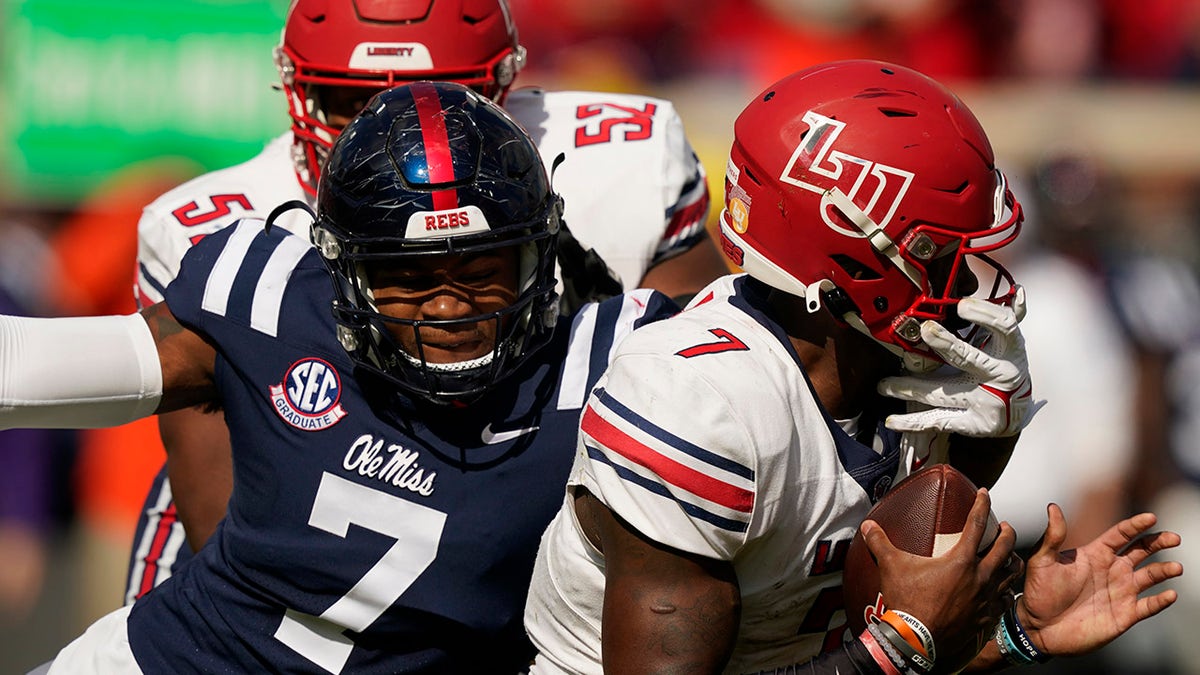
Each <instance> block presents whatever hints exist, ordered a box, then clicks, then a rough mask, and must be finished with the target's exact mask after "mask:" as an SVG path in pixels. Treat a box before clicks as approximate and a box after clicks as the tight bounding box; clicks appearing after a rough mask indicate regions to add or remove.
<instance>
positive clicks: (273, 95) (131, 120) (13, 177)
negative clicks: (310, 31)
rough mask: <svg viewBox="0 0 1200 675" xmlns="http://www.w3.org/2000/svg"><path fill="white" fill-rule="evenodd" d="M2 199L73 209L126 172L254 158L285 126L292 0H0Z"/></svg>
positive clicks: (217, 164) (216, 165)
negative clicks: (282, 41) (284, 55)
mask: <svg viewBox="0 0 1200 675" xmlns="http://www.w3.org/2000/svg"><path fill="white" fill-rule="evenodd" d="M0 1H2V2H3V3H4V14H3V16H0V58H2V59H3V60H2V61H0V157H2V159H3V165H2V166H0V192H2V193H4V194H5V195H6V196H7V197H8V198H10V199H13V200H16V201H20V202H24V203H31V204H52V203H58V204H62V203H71V202H74V201H76V200H78V199H79V198H81V197H83V196H84V195H86V194H88V193H89V192H90V191H91V190H92V189H94V188H95V187H96V186H97V185H98V184H99V183H100V182H102V181H104V180H105V179H106V178H108V177H110V176H112V175H113V174H114V173H115V172H116V171H118V170H120V169H121V168H123V167H125V166H128V165H131V164H134V163H137V162H140V161H143V160H147V159H152V158H158V157H164V156H176V157H184V158H187V159H189V160H192V161H193V162H196V163H198V164H199V165H200V166H202V167H203V168H205V169H215V168H219V167H222V166H228V165H230V164H234V163H237V162H239V161H242V160H244V159H247V158H249V157H250V156H252V155H254V154H255V153H256V152H257V151H258V150H259V149H261V148H262V146H263V144H264V143H265V142H266V141H267V140H268V139H270V138H272V137H274V136H276V135H278V134H280V133H282V132H283V131H284V130H285V129H286V128H287V125H288V118H287V109H286V103H285V101H284V99H283V94H282V93H280V92H279V91H276V90H274V89H272V85H273V84H275V83H276V82H277V81H278V76H277V75H276V73H275V68H274V65H273V64H272V62H271V49H272V48H273V47H274V46H275V44H276V43H277V42H278V40H279V32H280V29H281V28H282V27H283V20H284V14H285V12H286V8H287V7H286V0H271V1H267V0H257V1H246V0H225V1H221V0H166V1H164V0H104V1H103V2H95V0H87V1H85V0H0Z"/></svg>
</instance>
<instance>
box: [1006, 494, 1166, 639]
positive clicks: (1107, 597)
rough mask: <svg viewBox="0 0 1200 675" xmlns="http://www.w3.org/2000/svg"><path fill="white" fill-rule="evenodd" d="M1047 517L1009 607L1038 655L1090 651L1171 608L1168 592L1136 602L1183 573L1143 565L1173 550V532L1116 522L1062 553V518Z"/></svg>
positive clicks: (1144, 517) (1150, 520)
mask: <svg viewBox="0 0 1200 675" xmlns="http://www.w3.org/2000/svg"><path fill="white" fill-rule="evenodd" d="M1047 512H1048V522H1047V525H1046V533H1045V534H1044V535H1043V536H1042V541H1041V542H1040V544H1039V546H1038V549H1037V551H1036V552H1035V553H1034V554H1033V555H1032V556H1031V557H1030V558H1029V562H1028V563H1027V565H1026V570H1027V571H1026V579H1025V592H1024V595H1022V596H1021V598H1020V599H1019V600H1018V605H1017V618H1018V620H1019V621H1020V622H1021V626H1022V627H1024V628H1025V631H1026V632H1027V633H1028V634H1029V637H1030V639H1031V640H1032V641H1033V643H1034V646H1036V647H1037V648H1038V649H1039V650H1041V651H1042V652H1043V653H1046V654H1049V655H1051V656H1075V655H1079V654H1086V653H1088V652H1091V651H1094V650H1096V649H1099V648H1100V647H1102V646H1104V645H1106V644H1108V643H1109V642H1112V641H1113V640H1114V639H1116V638H1117V637H1118V636H1120V635H1121V634H1122V633H1124V632H1125V631H1127V630H1129V628H1130V627H1131V626H1133V625H1134V624H1136V623H1137V622H1139V621H1142V620H1143V619H1147V618H1149V617H1152V616H1154V615H1155V614H1158V613H1159V612H1161V611H1163V610H1164V609H1166V608H1167V607H1170V606H1171V604H1172V603H1174V602H1175V600H1176V597H1177V596H1176V592H1175V591H1174V590H1171V589H1167V590H1160V591H1158V592H1157V593H1154V594H1152V595H1147V596H1145V597H1141V594H1142V593H1144V592H1146V591H1149V590H1151V589H1152V588H1154V587H1155V586H1158V585H1159V584H1161V583H1162V582H1164V581H1166V580H1168V579H1172V578H1174V577H1177V576H1179V575H1180V574H1182V573H1183V565H1181V564H1180V563H1179V562H1177V561H1173V560H1171V561H1157V562H1151V563H1147V562H1146V560H1147V559H1148V558H1149V557H1150V556H1151V555H1153V554H1155V553H1158V552H1159V551H1163V550H1166V549H1169V548H1174V547H1176V546H1178V545H1179V543H1180V537H1179V535H1178V534H1176V533H1174V532H1155V533H1151V534H1147V532H1148V531H1149V530H1150V528H1152V527H1154V525H1155V523H1156V522H1157V518H1156V517H1155V516H1154V514H1153V513H1142V514H1138V515H1136V516H1133V517H1132V518H1127V519H1125V520H1122V521H1121V522H1119V523H1117V524H1116V525H1113V526H1112V527H1111V528H1109V529H1108V531H1106V532H1105V533H1104V534H1101V535H1100V536H1099V537H1096V539H1094V540H1092V541H1091V542H1089V543H1088V544H1086V545H1085V546H1081V547H1080V548H1077V549H1072V550H1067V551H1063V550H1060V549H1061V547H1062V544H1063V541H1064V540H1066V538H1067V523H1066V519H1065V518H1063V513H1062V510H1061V509H1059V508H1058V506H1057V505H1055V504H1051V505H1050V506H1049V508H1048V509H1047ZM1143 563H1145V564H1143Z"/></svg>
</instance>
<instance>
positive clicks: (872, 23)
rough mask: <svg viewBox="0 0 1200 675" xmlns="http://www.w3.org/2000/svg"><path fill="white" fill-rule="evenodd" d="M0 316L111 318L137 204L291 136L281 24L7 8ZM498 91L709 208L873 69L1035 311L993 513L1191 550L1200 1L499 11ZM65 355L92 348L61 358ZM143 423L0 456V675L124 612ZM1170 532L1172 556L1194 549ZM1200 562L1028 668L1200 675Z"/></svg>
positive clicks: (32, 435) (190, 10)
mask: <svg viewBox="0 0 1200 675" xmlns="http://www.w3.org/2000/svg"><path fill="white" fill-rule="evenodd" d="M0 3H2V4H0V7H2V8H3V11H2V12H0V312H4V313H15V314H28V315H40V316H54V315H65V314H71V315H75V314H108V313H128V312H132V311H134V302H133V294H132V290H131V289H132V284H133V277H134V260H135V255H136V222H137V219H138V216H139V214H140V211H141V207H142V206H143V205H144V204H146V203H148V202H149V201H151V200H152V199H153V198H154V197H156V196H157V195H158V194H160V193H162V192H164V191H165V190H166V189H168V188H170V187H172V186H174V185H176V184H178V183H180V182H182V181H184V180H186V179H188V178H190V177H192V176H195V175H198V174H200V173H202V172H204V171H207V170H212V169H216V168H220V167H222V166H227V165H230V164H234V163H236V162H239V161H242V160H244V159H248V158H249V157H250V156H252V155H254V154H256V153H257V152H258V151H259V150H260V149H261V147H262V145H263V144H264V143H265V142H266V141H267V140H268V139H270V138H272V137H274V136H276V135H278V134H279V133H281V132H283V131H284V130H285V129H286V128H287V125H288V118H287V114H286V107H285V103H284V99H283V96H282V94H281V93H280V92H279V91H277V89H276V88H274V87H273V86H272V85H274V84H275V83H276V82H277V76H276V74H275V71H274V67H273V65H272V62H271V48H272V47H273V46H274V45H275V43H276V42H277V40H278V36H279V30H280V28H281V26H282V24H283V17H284V13H285V11H286V2H285V0H258V1H255V2H251V1H247V0H172V1H171V2H152V1H151V0H106V1H105V2H103V3H96V2H85V1H83V0H0ZM512 7H513V12H514V15H515V18H516V21H517V25H518V27H519V31H520V36H521V42H522V43H523V44H524V45H525V46H526V47H527V48H528V51H529V65H528V67H527V68H526V70H525V71H523V72H522V73H521V75H520V77H519V79H518V85H519V86H520V85H539V86H544V87H546V88H548V89H590V90H601V91H630V92H638V93H646V94H652V95H657V96H661V97H664V98H668V99H671V100H673V101H674V102H675V104H676V106H677V108H678V109H679V111H680V113H681V115H682V117H683V120H684V122H685V125H686V127H687V130H688V133H689V136H690V138H691V140H692V143H693V145H694V146H695V148H696V150H697V152H698V153H699V154H700V156H701V159H702V160H703V162H704V164H705V166H706V168H707V170H708V173H709V187H710V190H711V191H712V194H713V197H714V200H715V202H716V204H717V206H715V207H714V209H713V212H712V214H711V220H710V225H712V224H715V220H716V217H717V214H718V213H719V203H720V200H721V178H722V176H723V175H724V167H725V156H726V153H727V151H728V147H729V143H730V141H731V137H732V123H733V120H734V118H735V117H736V115H737V113H738V112H739V111H740V110H741V108H742V107H743V106H744V105H745V104H746V103H747V102H748V101H749V100H750V98H751V97H752V96H754V95H755V94H757V93H758V92H759V91H761V90H762V89H763V88H764V87H765V86H766V85H767V84H769V83H770V82H772V81H774V80H776V79H778V78H779V77H781V76H783V75H785V74H787V73H789V72H791V71H794V70H796V69H799V68H802V67H804V66H807V65H810V64H813V63H817V62H820V61H826V60H832V59H840V58H879V59H884V60H888V61H892V62H896V63H899V64H903V65H907V66H911V67H914V68H917V69H918V70H921V71H923V72H925V73H927V74H929V75H931V76H933V77H935V78H937V79H939V80H941V81H943V82H944V83H946V84H947V85H949V86H950V87H951V88H952V89H953V90H955V91H956V92H957V93H958V94H959V95H960V96H961V97H962V98H963V99H964V100H965V101H966V102H967V104H968V105H969V106H970V107H971V108H972V109H973V110H974V111H975V112H976V114H977V115H978V117H979V118H980V120H981V121H982V123H983V125H984V127H985V128H986V129H987V130H988V133H989V135H990V136H991V138H992V141H993V145H994V147H995V149H996V152H997V155H998V158H999V161H1000V163H1001V165H1002V166H1003V168H1005V170H1006V171H1007V172H1008V174H1009V177H1010V181H1011V182H1012V183H1013V184H1014V185H1015V191H1016V192H1017V194H1018V197H1019V198H1020V199H1021V201H1022V202H1023V203H1024V205H1025V207H1026V210H1027V213H1028V217H1027V220H1026V227H1027V230H1026V232H1025V234H1024V235H1023V237H1022V240H1021V241H1020V242H1019V244H1018V245H1017V246H1015V247H1010V248H1013V249H1014V250H1012V251H1008V252H1006V254H1005V260H1004V262H1005V263H1006V264H1008V265H1009V266H1010V269H1011V270H1012V271H1013V272H1014V275H1015V276H1016V278H1017V280H1018V282H1019V283H1022V284H1023V285H1025V286H1026V287H1027V289H1028V296H1029V314H1028V317H1027V319H1026V321H1025V323H1024V324H1023V326H1024V333H1025V336H1026V340H1027V343H1028V345H1029V347H1028V349H1029V354H1030V360H1031V368H1032V371H1033V378H1034V382H1035V388H1034V392H1035V395H1036V396H1037V397H1038V398H1041V399H1046V400H1047V401H1048V405H1047V406H1046V407H1045V408H1044V409H1043V410H1042V411H1041V412H1040V413H1039V414H1038V415H1037V416H1036V417H1035V418H1034V420H1033V422H1032V424H1031V425H1030V427H1029V428H1028V429H1027V430H1026V432H1025V434H1024V436H1023V437H1022V440H1021V442H1020V444H1019V445H1018V450H1017V455H1016V456H1015V457H1014V460H1013V463H1012V464H1011V465H1010V468H1009V470H1008V472H1007V473H1006V475H1005V477H1004V478H1003V479H1002V480H1001V482H1000V484H998V485H997V486H996V489H995V490H994V499H995V510H996V512H997V514H998V515H999V516H1000V517H1001V518H1003V519H1007V520H1010V521H1011V522H1012V523H1013V524H1014V526H1015V527H1016V528H1017V530H1018V532H1019V533H1020V535H1021V544H1022V546H1025V547H1032V546H1033V545H1034V543H1035V541H1036V539H1037V538H1038V536H1039V535H1040V533H1041V529H1042V527H1043V526H1044V523H1045V504H1046V503H1047V502H1049V501H1055V502H1057V503H1059V504H1060V505H1062V506H1063V507H1064V509H1065V511H1066V513H1067V516H1068V519H1069V520H1070V522H1071V527H1072V533H1071V541H1072V542H1073V543H1079V542H1082V541H1086V540H1088V539H1090V538H1092V537H1093V536H1095V535H1096V534H1097V533H1098V532H1099V531H1101V530H1102V529H1103V528H1104V527H1105V526H1106V525H1107V524H1109V523H1111V522H1114V521H1115V520H1117V519H1118V518H1120V517H1123V516H1124V515H1127V514H1130V513H1133V512H1135V511H1137V510H1143V509H1148V508H1152V509H1154V510H1156V511H1157V512H1158V513H1159V514H1160V521H1161V522H1162V524H1163V526H1165V527H1168V528H1170V529H1174V530H1177V531H1180V532H1181V533H1183V534H1184V538H1185V543H1184V546H1183V548H1182V549H1181V551H1180V556H1181V559H1183V560H1184V561H1185V566H1186V565H1187V564H1188V562H1189V561H1190V560H1192V559H1193V558H1195V557H1197V553H1193V550H1194V549H1200V531H1196V528H1197V525H1196V523H1197V522H1200V488H1198V485H1200V483H1198V482H1197V481H1198V479H1200V384H1198V383H1200V282H1198V278H1200V191H1198V190H1197V188H1198V187H1200V0H1137V1H1136V2H1134V1H1133V0H604V1H603V2H596V1H595V0H512ZM80 348H81V349H86V345H80ZM156 433H157V427H156V424H155V422H154V421H153V420H146V421H143V422H141V423H137V424H133V425H130V426H128V427H123V428H120V429H115V430H105V431H87V432H45V431H31V430H19V431H7V432H0V673H9V672H15V673H22V672H25V670H26V669H28V668H30V667H32V666H34V665H37V664H38V663H41V662H43V661H45V660H47V659H49V658H50V657H52V656H53V654H54V652H55V651H56V650H57V649H58V648H59V647H61V646H62V645H64V644H66V643H67V642H68V641H70V640H71V639H73V638H74V637H75V636H77V635H78V634H79V633H80V632H81V631H82V630H83V628H84V627H85V626H86V625H87V624H88V623H90V622H91V621H92V620H94V619H95V618H97V617H98V616H100V615H101V614H103V613H105V612H107V611H109V610H111V609H113V608H115V607H116V606H118V605H119V604H120V603H121V601H122V589H123V586H124V576H125V572H126V565H127V561H128V553H129V546H130V541H131V538H132V533H133V527H134V524H135V521H136V518H137V513H138V511H139V509H140V506H141V501H142V498H143V497H144V495H145V491H146V489H147V488H148V486H149V482H150V479H151V477H152V476H153V474H154V472H155V471H156V470H157V469H158V467H159V466H160V465H161V462H162V460H163V457H162V454H161V449H160V448H161V446H160V445H158V444H157V443H155V442H154V437H155V435H156ZM1189 535H1190V536H1191V539H1189V538H1188V537H1189ZM1198 585H1200V562H1197V563H1196V565H1195V566H1193V567H1192V568H1191V573H1190V574H1185V576H1184V577H1183V579H1181V580H1180V582H1179V583H1178V584H1177V586H1178V587H1179V589H1180V593H1181V598H1182V600H1181V603H1180V606H1178V607H1176V608H1174V609H1172V610H1171V611H1169V612H1168V613H1167V614H1166V615H1164V616H1161V617H1157V618H1155V619H1152V620H1150V621H1148V622H1146V623H1145V624H1144V625H1143V626H1141V627H1139V629H1138V630H1136V631H1134V632H1133V633H1131V634H1129V635H1128V636H1126V637H1125V638H1123V639H1121V640H1119V641H1118V642H1117V643H1115V644H1114V645H1113V646H1112V647H1110V648H1108V649H1106V650H1104V651H1102V652H1101V653H1099V654H1097V655H1095V656H1094V657H1089V658H1086V659H1066V660H1061V661H1059V662H1057V663H1052V664H1050V665H1048V666H1045V667H1042V668H1041V669H1044V670H1046V671H1059V672H1087V673H1104V672H1112V673H1135V674H1138V673H1140V674H1144V675H1152V674H1162V675H1166V674H1173V673H1195V672H1200V665H1197V664H1198V662H1200V653H1198V652H1197V651H1196V650H1195V649H1190V648H1189V647H1191V645H1189V644H1188V639H1189V637H1190V633H1191V628H1190V627H1191V626H1193V625H1197V624H1198V620H1200V610H1198V609H1197V605H1198V604H1200V591H1198V590H1197V589H1196V586H1198Z"/></svg>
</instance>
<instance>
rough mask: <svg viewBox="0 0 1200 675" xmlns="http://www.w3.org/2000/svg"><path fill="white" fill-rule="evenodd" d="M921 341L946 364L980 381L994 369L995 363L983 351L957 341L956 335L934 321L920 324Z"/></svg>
mask: <svg viewBox="0 0 1200 675" xmlns="http://www.w3.org/2000/svg"><path fill="white" fill-rule="evenodd" d="M921 339H922V340H923V341H924V342H925V344H926V345H927V346H928V347H929V348H930V349H932V350H933V351H934V352H937V355H938V356H940V357H942V360H943V361H945V362H946V363H948V364H950V365H952V366H954V367H955V368H958V369H959V370H961V371H963V372H965V373H970V374H972V375H975V376H976V377H979V378H981V379H984V378H986V377H987V376H988V375H989V374H990V373H991V371H992V370H994V369H995V368H996V361H995V359H993V358H992V357H990V356H988V355H987V354H985V353H984V352H983V350H981V349H979V348H978V347H975V346H974V345H971V344H969V343H967V342H964V341H963V340H961V339H959V337H958V336H957V335H955V334H954V333H953V332H951V331H950V330H949V329H947V328H946V327H945V326H943V325H941V324H940V323H938V322H936V321H926V322H924V323H922V324H921Z"/></svg>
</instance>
